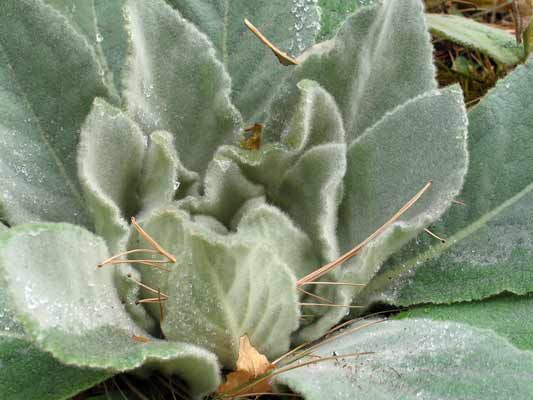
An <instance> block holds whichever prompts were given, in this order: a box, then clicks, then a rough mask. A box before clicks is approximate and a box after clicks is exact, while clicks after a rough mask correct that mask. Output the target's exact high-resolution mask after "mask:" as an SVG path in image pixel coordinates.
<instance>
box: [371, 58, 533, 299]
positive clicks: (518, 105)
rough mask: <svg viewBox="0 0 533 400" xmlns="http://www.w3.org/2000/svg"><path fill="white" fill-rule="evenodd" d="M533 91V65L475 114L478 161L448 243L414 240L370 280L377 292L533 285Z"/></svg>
mask: <svg viewBox="0 0 533 400" xmlns="http://www.w3.org/2000/svg"><path fill="white" fill-rule="evenodd" d="M531 90H533V72H532V69H531V66H530V65H529V64H526V65H524V66H521V67H518V68H517V69H516V70H515V71H514V72H513V73H512V74H510V75H509V76H508V77H507V78H505V79H504V80H502V81H501V82H500V83H498V84H497V86H496V88H495V89H493V90H492V91H491V92H490V93H489V94H488V95H487V97H486V98H484V99H483V100H482V101H481V103H480V104H479V105H478V106H477V107H476V108H474V109H473V110H472V111H471V112H470V113H469V123H470V125H469V152H470V165H469V170H468V174H467V176H466V180H465V184H464V189H463V191H462V193H461V194H460V195H459V197H458V198H459V199H460V200H461V201H463V202H464V205H454V206H453V207H452V208H451V209H450V210H449V212H448V213H446V215H445V216H444V217H443V218H442V220H441V221H440V222H439V223H437V224H435V226H434V230H435V231H436V232H439V234H441V235H442V236H444V237H446V238H447V239H448V241H447V243H445V244H437V245H435V246H433V247H431V248H430V247H429V245H428V241H429V239H428V238H419V240H418V241H416V242H413V243H411V245H410V246H409V247H408V248H407V249H406V250H404V251H403V252H402V254H400V255H398V256H397V257H395V258H394V259H393V260H391V261H390V262H389V263H388V265H387V266H386V268H384V269H383V271H382V272H381V273H380V274H379V275H378V276H377V277H376V279H375V281H374V282H372V283H371V284H370V286H369V287H368V291H367V295H368V296H369V297H371V298H373V299H375V300H378V299H379V300H381V301H386V302H390V303H393V304H399V305H400V304H401V305H407V304H415V303H427V302H432V303H448V302H454V301H470V300H476V299H481V298H484V297H488V296H491V295H494V294H498V293H501V292H503V291H509V292H512V293H517V294H523V293H526V292H529V291H531V290H532V289H533V286H532V282H533V280H532V279H531V277H532V273H533V269H532V265H533V264H532V258H531V254H532V252H533V247H532V246H533V237H532V230H531V226H532V225H533V219H532V218H533V217H532V216H533V206H532V205H533V191H532V190H533V163H532V162H531V154H533V140H532V136H531V129H533V120H532V119H531V113H532V112H533V109H532V107H533V106H532V105H531V103H530V101H529V93H530V92H531ZM436 276H438V277H439V278H438V279H435V277H436Z"/></svg>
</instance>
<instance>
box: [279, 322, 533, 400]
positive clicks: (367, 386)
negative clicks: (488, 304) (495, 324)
mask: <svg viewBox="0 0 533 400" xmlns="http://www.w3.org/2000/svg"><path fill="white" fill-rule="evenodd" d="M353 329H354V332H353V333H349V331H350V330H348V331H346V332H344V333H342V334H340V335H339V336H338V337H337V339H332V340H331V341H330V340H328V341H327V343H325V344H323V345H319V346H318V349H317V350H316V351H313V357H312V358H311V357H309V358H308V359H305V361H311V360H315V361H316V358H315V357H316V356H331V355H336V354H338V355H339V356H338V359H337V360H332V361H329V362H322V363H316V364H315V365H311V366H307V367H303V368H297V369H294V370H292V371H289V372H286V373H283V374H281V375H279V376H278V377H276V378H275V382H276V383H278V384H283V385H288V386H289V387H290V388H291V389H292V390H294V391H295V392H297V393H300V394H302V395H303V396H304V398H305V399H307V400H322V399H331V400H348V399H350V400H352V399H368V398H370V399H375V400H381V399H383V400H389V399H402V400H408V399H424V400H429V399H435V400H436V399H449V400H452V399H457V400H465V399H471V400H477V399H502V400H503V399H515V400H519V399H529V398H530V397H531V391H532V390H533V383H532V382H533V372H532V371H533V369H532V368H533V356H532V354H531V353H530V352H526V351H521V350H517V349H516V348H514V347H513V346H512V345H511V344H509V342H507V341H506V340H504V339H502V338H501V337H499V336H496V335H495V334H494V333H493V332H491V331H488V330H481V329H476V328H472V327H469V326H467V325H461V324H457V323H444V322H432V321H426V320H409V319H407V320H402V321H387V322H383V323H380V324H375V325H373V326H367V327H362V326H361V325H360V326H359V327H357V326H353ZM354 352H372V354H367V355H362V356H359V357H356V358H348V357H346V358H345V357H343V356H342V355H343V354H348V353H354Z"/></svg>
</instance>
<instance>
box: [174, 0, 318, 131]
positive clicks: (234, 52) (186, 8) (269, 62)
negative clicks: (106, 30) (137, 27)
mask: <svg viewBox="0 0 533 400" xmlns="http://www.w3.org/2000/svg"><path fill="white" fill-rule="evenodd" d="M168 2H169V3H171V4H172V5H174V6H175V7H176V8H177V9H178V10H180V11H181V12H182V14H183V16H184V17H185V18H187V19H188V20H190V21H192V22H193V23H195V24H196V25H197V26H198V27H199V28H200V29H201V30H202V31H203V32H205V33H206V34H207V35H208V36H209V38H210V39H211V41H212V42H213V44H214V46H215V48H216V50H217V55H218V58H219V59H220V60H221V61H222V62H223V64H224V66H225V67H226V69H227V71H228V72H229V74H230V75H231V83H232V99H233V101H234V102H235V105H236V106H237V108H239V110H240V111H241V112H242V114H243V116H244V119H245V120H247V121H249V122H256V120H257V118H259V117H260V116H261V114H263V113H264V111H265V107H266V105H267V104H268V101H269V100H270V98H271V97H272V94H273V92H274V90H275V88H276V87H277V84H279V82H280V81H281V80H282V79H283V78H284V77H285V76H286V75H287V74H288V73H290V67H286V66H283V65H281V64H280V63H279V61H278V60H277V59H276V57H275V56H274V54H272V52H271V51H270V50H269V49H268V48H267V47H265V46H263V45H262V44H261V43H260V42H259V41H258V40H257V38H256V37H255V36H254V35H253V34H252V33H251V32H248V30H247V28H246V27H245V25H244V19H245V18H248V19H249V20H250V21H251V22H252V23H253V24H254V25H256V26H257V27H258V28H259V30H261V32H262V33H263V34H264V35H266V37H268V38H269V40H271V41H272V42H273V43H275V44H276V46H278V47H279V48H280V49H282V50H283V51H287V52H288V53H290V54H292V55H293V56H297V55H299V54H300V53H301V52H302V51H303V50H305V49H306V48H307V47H309V46H311V45H313V44H314V39H315V36H316V34H317V33H318V31H319V29H320V14H319V7H318V6H317V5H316V0H299V1H294V0H271V1H262V0H215V1H213V0H168Z"/></svg>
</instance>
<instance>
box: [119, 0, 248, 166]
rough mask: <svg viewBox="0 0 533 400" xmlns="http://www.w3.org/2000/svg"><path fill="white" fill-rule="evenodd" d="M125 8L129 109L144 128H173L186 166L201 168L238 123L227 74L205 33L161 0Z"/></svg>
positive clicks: (229, 138)
mask: <svg viewBox="0 0 533 400" xmlns="http://www.w3.org/2000/svg"><path fill="white" fill-rule="evenodd" d="M125 12H126V13H127V16H128V18H127V19H128V29H129V35H130V41H131V43H130V45H131V55H130V56H129V58H128V65H127V67H126V69H125V72H124V93H123V94H124V97H125V102H126V107H127V109H128V112H129V113H130V115H131V116H132V117H133V118H134V119H135V120H136V121H137V122H138V123H139V125H141V127H142V128H143V129H145V131H146V133H151V132H152V131H154V130H166V131H169V132H172V133H173V134H175V135H176V148H177V150H178V153H179V154H180V155H181V156H182V158H183V163H184V164H185V166H186V167H187V168H190V169H192V170H194V171H197V172H202V173H203V171H204V170H205V168H206V166H207V163H208V162H209V161H210V160H211V158H212V157H213V153H214V152H215V150H216V148H217V147H218V146H219V145H221V144H223V143H228V142H231V141H233V140H234V139H235V136H234V135H235V133H236V131H237V130H238V129H239V128H240V125H241V120H240V115H239V113H238V111H237V110H236V109H235V108H234V107H233V106H232V104H231V102H230V100H229V93H230V78H229V76H228V75H227V74H226V72H225V71H224V67H223V65H222V64H221V63H220V62H219V61H217V60H216V55H215V50H214V48H213V47H212V45H211V44H210V43H209V41H208V40H207V38H206V37H205V36H204V35H203V34H202V33H200V32H199V31H198V30H197V28H196V27H195V26H194V25H192V24H191V23H190V22H188V21H186V20H185V19H183V18H182V17H181V15H180V14H179V13H178V12H177V11H174V10H172V8H171V7H170V6H168V5H166V4H165V3H164V1H163V0H138V1H133V0H131V1H128V2H127V3H126V8H125ZM162 55H164V59H162V58H161V57H162Z"/></svg>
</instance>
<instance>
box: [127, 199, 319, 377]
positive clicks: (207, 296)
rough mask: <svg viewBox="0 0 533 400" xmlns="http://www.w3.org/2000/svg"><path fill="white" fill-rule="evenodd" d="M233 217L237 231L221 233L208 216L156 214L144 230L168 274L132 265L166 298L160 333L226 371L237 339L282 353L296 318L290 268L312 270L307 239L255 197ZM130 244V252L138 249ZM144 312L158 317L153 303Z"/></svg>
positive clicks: (164, 211)
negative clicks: (207, 353)
mask: <svg viewBox="0 0 533 400" xmlns="http://www.w3.org/2000/svg"><path fill="white" fill-rule="evenodd" d="M239 215H241V217H240V220H239V221H238V222H237V223H236V232H232V233H228V232H226V231H225V228H224V227H221V226H220V225H219V224H218V225H217V224H216V220H214V219H205V218H206V217H205V216H204V217H203V218H199V217H198V216H197V217H194V219H190V217H189V216H188V215H187V214H186V213H184V212H183V211H181V210H175V209H170V208H168V209H162V210H159V211H158V212H156V213H154V214H153V215H152V216H150V217H149V218H147V219H146V220H145V221H143V228H144V229H145V230H146V231H147V232H150V233H152V234H153V236H154V238H155V239H156V240H157V241H158V243H160V244H161V245H162V246H164V248H165V249H166V250H167V251H169V252H171V253H173V254H174V255H175V256H176V259H177V262H176V264H174V265H172V266H171V270H172V272H171V273H170V275H169V274H168V273H167V272H164V271H158V270H155V269H151V268H146V267H139V270H141V268H142V270H141V271H142V280H143V282H145V283H147V284H148V285H150V286H151V287H153V288H159V289H160V290H161V291H163V292H166V293H167V294H168V296H169V300H168V301H166V302H165V305H166V306H165V317H164V321H163V323H162V329H163V332H164V333H165V336H166V337H167V338H170V339H173V340H186V341H188V342H192V343H195V344H198V345H201V346H204V347H206V348H208V349H210V350H212V351H214V352H215V353H216V354H217V355H218V356H219V358H220V360H221V362H222V363H223V364H224V365H225V366H228V367H233V366H234V363H235V361H236V360H237V356H238V350H239V337H240V336H242V335H244V334H247V335H248V336H249V337H250V340H251V341H252V343H253V345H254V347H256V348H257V349H258V350H259V351H260V352H261V353H264V354H266V355H267V356H269V357H270V358H272V357H276V356H278V355H279V354H280V353H283V352H284V351H286V350H287V349H288V346H289V339H290V334H291V333H292V332H293V331H294V330H295V329H296V328H297V327H298V316H299V311H298V307H297V304H296V302H297V299H298V296H297V294H296V285H295V277H294V274H293V273H292V272H291V269H292V270H293V271H294V272H295V273H302V272H303V273H305V272H308V271H309V270H310V269H312V268H314V267H315V266H316V259H315V257H314V253H313V249H312V247H311V242H310V241H309V239H308V238H307V237H306V236H305V235H303V234H302V233H301V232H300V231H299V230H298V229H297V228H296V227H294V226H293V225H292V223H291V221H290V220H289V219H288V218H287V217H286V216H285V215H283V214H282V213H281V212H279V211H278V210H276V209H275V208H273V207H271V206H268V205H266V204H264V203H260V202H258V201H257V200H256V201H254V202H253V203H251V204H249V205H247V206H245V210H242V212H241V213H239ZM133 239H134V242H133V243H132V245H133V246H134V247H141V246H143V244H142V242H141V243H138V242H137V241H138V240H139V239H138V238H136V237H134V238H133ZM141 256H142V257H145V256H149V255H148V254H146V255H144V254H142V255H141ZM144 296H145V297H154V295H153V294H150V293H145V294H144ZM150 311H151V312H152V315H154V317H156V318H159V308H158V306H157V305H155V306H152V307H150Z"/></svg>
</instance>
